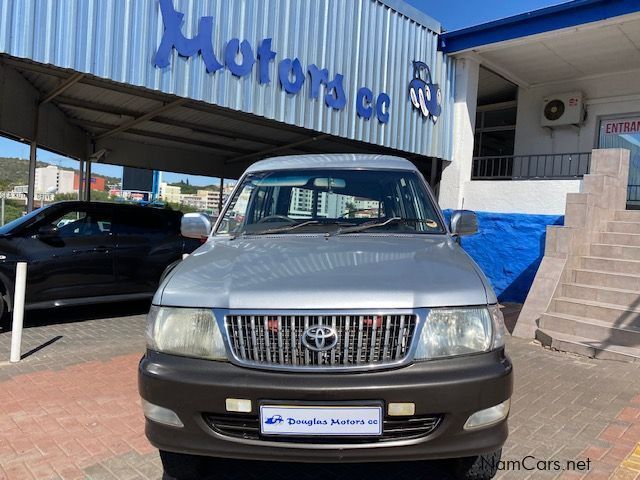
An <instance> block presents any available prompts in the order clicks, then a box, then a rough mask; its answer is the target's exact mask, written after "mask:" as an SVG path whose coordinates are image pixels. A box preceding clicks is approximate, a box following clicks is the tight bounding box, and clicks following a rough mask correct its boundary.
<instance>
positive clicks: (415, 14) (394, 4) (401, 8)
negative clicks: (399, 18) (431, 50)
mask: <svg viewBox="0 0 640 480" xmlns="http://www.w3.org/2000/svg"><path fill="white" fill-rule="evenodd" d="M375 1H377V2H379V3H382V4H383V5H386V6H387V7H389V8H390V9H392V10H395V11H396V12H398V13H399V14H401V15H404V16H405V17H407V18H409V19H411V20H413V21H414V22H416V23H419V24H420V25H422V26H424V27H427V28H428V29H429V30H431V31H432V32H435V33H438V34H439V33H441V32H442V25H441V24H440V22H438V21H437V20H436V19H434V18H432V17H430V16H429V15H427V14H426V13H424V12H422V11H420V10H418V9H417V8H415V7H413V6H411V5H409V4H408V3H407V2H405V1H404V0H375Z"/></svg>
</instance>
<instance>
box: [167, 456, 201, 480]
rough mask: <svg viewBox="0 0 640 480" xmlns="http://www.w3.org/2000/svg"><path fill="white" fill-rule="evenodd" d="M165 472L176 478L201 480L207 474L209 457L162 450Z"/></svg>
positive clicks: (175, 479) (177, 479)
mask: <svg viewBox="0 0 640 480" xmlns="http://www.w3.org/2000/svg"><path fill="white" fill-rule="evenodd" d="M160 460H161V461H162V468H163V469H164V473H165V474H166V475H168V476H169V477H171V478H172V479H174V480H200V479H202V478H203V477H205V475H206V466H207V458H206V457H199V456H197V455H187V454H185V453H174V452H167V451H164V450H160Z"/></svg>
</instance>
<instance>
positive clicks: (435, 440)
mask: <svg viewBox="0 0 640 480" xmlns="http://www.w3.org/2000/svg"><path fill="white" fill-rule="evenodd" d="M512 388H513V379H512V365H511V362H510V361H509V359H508V358H507V357H506V356H505V355H504V351H503V350H498V351H495V352H490V353H486V354H481V355H474V356H469V357H461V358H455V359H446V360H436V361H431V362H422V363H416V364H413V365H409V366H406V367H403V368H399V369H395V370H385V371H377V372H370V373H369V372H363V373H350V374H349V373H339V374H338V373H336V374H323V373H291V372H287V373H279V372H273V371H260V370H251V369H247V368H242V367H238V366H235V365H232V364H230V363H222V362H212V361H206V360H196V359H189V358H182V357H176V356H172V355H165V354H160V353H157V352H147V355H146V356H145V357H143V358H142V360H141V362H140V367H139V391H140V395H141V396H142V397H143V398H144V399H145V400H147V401H149V402H151V403H153V404H156V405H160V406H162V407H166V408H169V409H171V410H173V411H174V412H176V413H177V414H178V416H179V417H180V419H181V420H182V422H183V423H184V428H175V427H169V426H165V425H161V424H158V423H155V422H152V421H148V420H147V425H146V434H147V437H148V438H149V440H150V441H151V443H152V444H153V445H155V446H156V447H158V448H159V449H162V450H168V451H174V452H182V453H191V454H197V455H208V456H214V457H226V458H240V459H252V460H281V461H299V462H305V461H308V462H313V461H318V457H317V456H316V455H313V454H310V453H311V452H316V453H317V452H318V451H319V450H321V456H322V461H325V462H340V461H344V462H365V461H366V462H370V461H398V460H423V459H435V458H452V457H464V456H472V455H477V454H480V453H488V452H491V451H494V450H497V449H498V448H500V447H501V446H502V444H503V443H504V442H505V440H506V438H507V434H508V429H507V422H506V421H504V422H501V423H499V424H497V425H494V426H491V427H488V428H484V429H480V430H475V431H465V430H463V428H462V427H463V425H464V423H465V422H466V420H467V419H468V417H469V416H470V415H471V414H472V413H474V412H476V411H478V410H482V409H485V408H489V407H492V406H494V405H497V404H499V403H501V402H503V401H505V400H507V399H508V398H510V397H511V392H512ZM228 397H231V398H247V399H251V400H252V404H253V409H254V411H253V412H251V413H252V414H254V415H257V414H258V412H257V409H258V405H259V402H260V401H262V400H265V399H268V400H272V401H290V402H296V401H300V402H320V403H322V402H331V403H334V402H340V401H345V402H348V401H351V402H358V401H378V402H379V401H382V402H384V403H385V404H386V403H389V402H415V404H416V415H431V414H441V415H442V421H441V423H440V425H439V426H438V427H437V428H436V430H435V431H434V432H433V433H431V434H429V435H427V436H424V437H421V438H413V439H402V440H393V441H388V442H376V441H373V440H372V442H367V443H357V444H356V443H353V444H350V443H349V442H348V440H345V442H344V443H341V444H326V443H325V444H323V443H322V442H321V440H318V441H317V442H313V443H293V442H283V441H269V440H268V439H267V440H263V439H259V440H253V439H242V438H236V437H230V436H226V435H221V434H219V433H217V432H216V431H214V430H213V429H212V428H211V427H210V426H209V425H208V424H207V423H206V422H205V420H204V419H203V416H202V415H203V413H205V412H206V413H210V414H219V415H224V414H227V412H226V410H225V399H226V398H228ZM228 415H233V414H228Z"/></svg>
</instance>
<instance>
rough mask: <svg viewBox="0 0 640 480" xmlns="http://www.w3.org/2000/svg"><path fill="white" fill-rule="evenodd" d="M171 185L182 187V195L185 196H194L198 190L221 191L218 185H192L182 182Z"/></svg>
mask: <svg viewBox="0 0 640 480" xmlns="http://www.w3.org/2000/svg"><path fill="white" fill-rule="evenodd" d="M169 185H171V186H172V187H180V193H183V194H185V195H194V194H195V193H197V191H198V190H210V191H213V192H217V191H218V190H220V189H219V187H218V185H190V184H188V183H185V182H182V181H181V182H174V183H169Z"/></svg>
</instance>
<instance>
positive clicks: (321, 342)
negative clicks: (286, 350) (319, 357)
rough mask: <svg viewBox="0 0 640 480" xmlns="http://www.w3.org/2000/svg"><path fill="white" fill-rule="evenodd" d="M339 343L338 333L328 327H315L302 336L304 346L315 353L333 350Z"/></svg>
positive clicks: (308, 329)
mask: <svg viewBox="0 0 640 480" xmlns="http://www.w3.org/2000/svg"><path fill="white" fill-rule="evenodd" d="M337 343H338V332H336V330H335V328H331V327H327V326H326V325H314V326H313V327H309V328H307V329H306V330H305V331H304V333H303V334H302V344H303V345H304V346H305V347H307V348H308V349H309V350H313V351H314V352H324V351H326V350H331V349H332V348H333V347H335V346H336V344H337Z"/></svg>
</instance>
